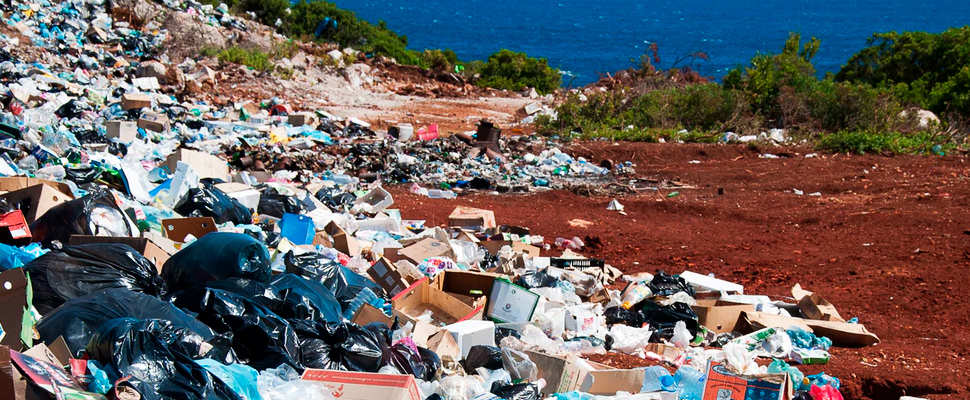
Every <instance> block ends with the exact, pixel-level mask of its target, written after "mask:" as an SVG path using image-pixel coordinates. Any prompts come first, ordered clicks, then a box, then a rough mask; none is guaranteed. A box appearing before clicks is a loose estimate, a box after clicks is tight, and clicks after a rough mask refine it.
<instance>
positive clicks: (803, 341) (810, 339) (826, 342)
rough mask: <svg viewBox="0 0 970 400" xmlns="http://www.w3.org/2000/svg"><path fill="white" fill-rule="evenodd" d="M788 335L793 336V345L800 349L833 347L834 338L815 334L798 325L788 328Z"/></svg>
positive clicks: (826, 348)
mask: <svg viewBox="0 0 970 400" xmlns="http://www.w3.org/2000/svg"><path fill="white" fill-rule="evenodd" d="M788 336H790V337H791V341H792V345H794V346H795V347H796V348H799V349H822V350H828V349H829V348H830V347H832V339H829V338H827V337H824V336H815V334H814V333H812V332H809V331H806V330H804V329H802V328H799V327H797V326H793V327H791V328H789V329H788Z"/></svg>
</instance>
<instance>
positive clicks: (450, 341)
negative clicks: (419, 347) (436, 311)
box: [425, 329, 495, 361]
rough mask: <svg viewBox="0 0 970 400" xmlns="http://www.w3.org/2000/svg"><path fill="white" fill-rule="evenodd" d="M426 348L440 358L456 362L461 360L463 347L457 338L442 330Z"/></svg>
mask: <svg viewBox="0 0 970 400" xmlns="http://www.w3.org/2000/svg"><path fill="white" fill-rule="evenodd" d="M492 340H493V341H494V340H495V335H494V334H493V335H492ZM425 347H426V348H427V349H428V350H431V351H433V352H435V354H437V355H438V357H442V358H443V357H445V356H448V357H451V359H452V360H455V361H458V360H461V346H459V345H458V341H456V340H455V336H454V335H452V333H451V332H448V331H447V330H445V329H441V330H439V331H438V332H437V333H435V334H434V335H431V337H429V338H428V342H427V345H426V346H425Z"/></svg>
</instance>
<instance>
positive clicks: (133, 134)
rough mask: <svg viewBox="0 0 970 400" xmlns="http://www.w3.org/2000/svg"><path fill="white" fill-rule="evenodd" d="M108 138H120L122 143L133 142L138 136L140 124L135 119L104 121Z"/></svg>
mask: <svg viewBox="0 0 970 400" xmlns="http://www.w3.org/2000/svg"><path fill="white" fill-rule="evenodd" d="M104 127H105V129H106V130H107V132H106V133H105V136H106V137H107V138H108V139H118V141H120V142H121V143H131V142H132V141H133V140H135V139H136V138H138V124H137V123H135V121H108V122H105V123H104Z"/></svg>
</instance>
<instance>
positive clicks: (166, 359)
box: [86, 318, 239, 400]
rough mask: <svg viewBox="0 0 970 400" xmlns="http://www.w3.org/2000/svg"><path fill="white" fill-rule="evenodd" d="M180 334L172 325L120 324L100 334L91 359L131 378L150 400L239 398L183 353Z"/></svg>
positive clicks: (94, 341) (95, 337) (130, 320)
mask: <svg viewBox="0 0 970 400" xmlns="http://www.w3.org/2000/svg"><path fill="white" fill-rule="evenodd" d="M179 337H180V336H179V330H178V329H173V327H172V325H171V324H170V323H169V322H168V321H157V320H145V321H142V320H138V319H134V318H119V319H114V320H110V321H107V322H106V323H104V324H103V325H101V327H99V328H98V330H97V331H96V333H95V334H94V335H93V336H92V337H91V341H90V342H89V344H88V345H87V349H86V351H87V355H88V356H89V357H91V358H92V359H94V360H97V361H99V362H101V363H104V364H105V365H110V366H111V367H112V368H113V369H114V370H115V371H117V372H118V373H119V374H121V375H122V376H125V377H127V379H126V380H124V381H123V382H124V385H125V386H127V387H131V388H133V389H135V390H136V391H137V392H138V393H139V394H141V398H142V399H144V400H155V399H158V400H162V399H173V398H197V399H226V400H235V399H239V396H238V395H236V393H235V392H234V391H233V390H232V389H230V388H229V387H228V386H227V385H226V384H225V383H223V382H222V381H221V380H220V379H218V378H215V377H214V376H212V375H211V374H209V373H208V372H207V371H206V370H205V368H203V367H202V366H201V365H199V364H196V363H195V362H194V361H193V360H192V356H190V355H188V354H185V353H183V352H182V351H181V350H182V347H181V346H179V345H178V344H177V342H178V341H179Z"/></svg>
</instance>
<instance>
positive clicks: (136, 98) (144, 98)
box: [121, 93, 152, 111]
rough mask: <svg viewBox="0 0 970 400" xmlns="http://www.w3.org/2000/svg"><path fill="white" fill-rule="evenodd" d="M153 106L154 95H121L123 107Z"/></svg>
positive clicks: (139, 107) (123, 108)
mask: <svg viewBox="0 0 970 400" xmlns="http://www.w3.org/2000/svg"><path fill="white" fill-rule="evenodd" d="M151 106H152V97H151V96H149V95H148V94H145V93H125V94H123V95H121V109H122V110H125V111H128V110H140V109H142V108H145V107H151Z"/></svg>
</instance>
